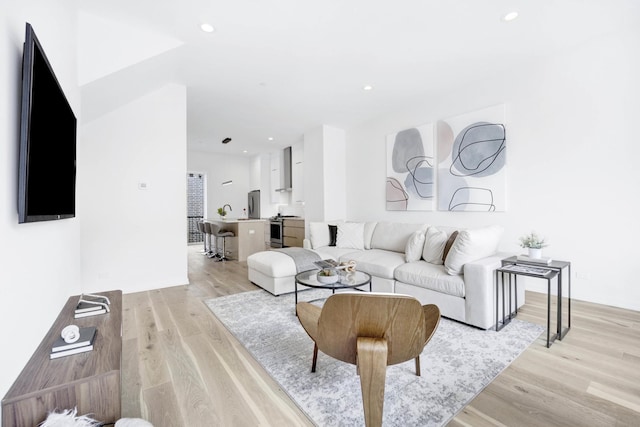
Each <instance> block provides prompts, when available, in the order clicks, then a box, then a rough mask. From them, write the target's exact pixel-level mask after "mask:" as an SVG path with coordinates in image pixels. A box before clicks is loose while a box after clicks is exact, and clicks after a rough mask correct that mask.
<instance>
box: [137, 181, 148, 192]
mask: <svg viewBox="0 0 640 427" xmlns="http://www.w3.org/2000/svg"><path fill="white" fill-rule="evenodd" d="M148 188H149V183H147V182H139V183H138V190H147V189H148Z"/></svg>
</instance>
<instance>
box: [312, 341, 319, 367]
mask: <svg viewBox="0 0 640 427" xmlns="http://www.w3.org/2000/svg"><path fill="white" fill-rule="evenodd" d="M317 361H318V344H316V343H315V342H314V343H313V363H312V364H311V372H315V371H316V362H317Z"/></svg>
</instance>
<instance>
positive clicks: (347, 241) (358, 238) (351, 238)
mask: <svg viewBox="0 0 640 427" xmlns="http://www.w3.org/2000/svg"><path fill="white" fill-rule="evenodd" d="M336 246H337V247H339V248H351V249H364V223H361V222H344V223H341V224H338V238H337V240H336Z"/></svg>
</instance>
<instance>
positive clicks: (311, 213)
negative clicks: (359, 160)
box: [304, 125, 351, 224]
mask: <svg viewBox="0 0 640 427" xmlns="http://www.w3.org/2000/svg"><path fill="white" fill-rule="evenodd" d="M345 145H346V142H345V131H344V130H342V129H338V128H335V127H331V126H327V125H323V126H320V127H317V128H315V129H311V130H309V131H308V132H305V134H304V194H305V207H304V211H305V218H306V219H307V224H308V223H309V222H310V221H327V220H334V219H344V218H345V216H346V214H347V206H346V196H347V190H346V186H345V182H346V176H347V175H346V168H347V161H346V154H345V152H346V148H345ZM348 167H351V164H350V163H349V166H348ZM317 195H322V197H318V196H317Z"/></svg>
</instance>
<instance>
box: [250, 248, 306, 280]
mask: <svg viewBox="0 0 640 427" xmlns="http://www.w3.org/2000/svg"><path fill="white" fill-rule="evenodd" d="M247 266H248V267H249V268H250V269H252V270H256V271H259V272H260V273H262V274H264V275H265V276H268V277H293V276H295V275H296V273H297V270H296V263H295V261H294V260H293V258H291V257H290V256H289V255H287V254H283V253H282V252H278V251H262V252H256V253H255V254H251V255H249V256H248V257H247Z"/></svg>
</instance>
